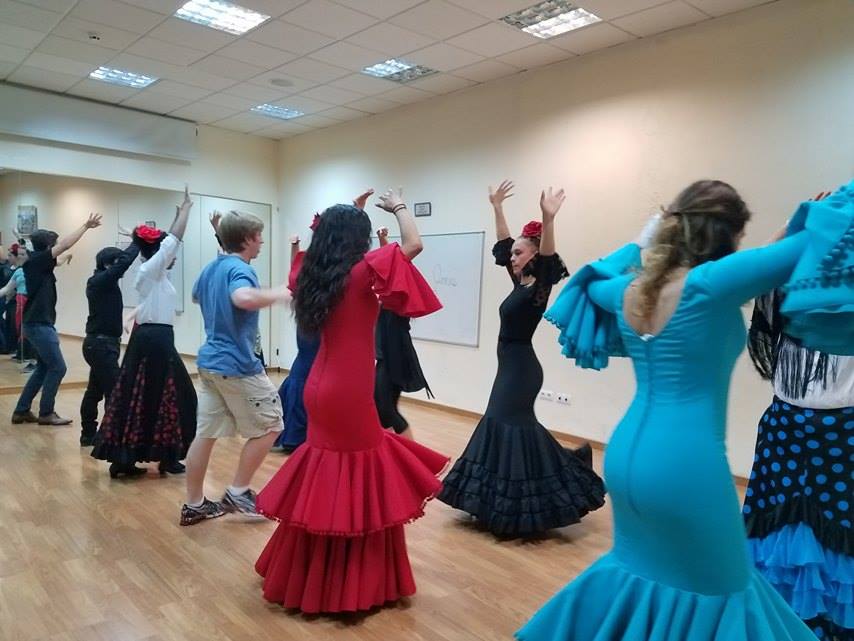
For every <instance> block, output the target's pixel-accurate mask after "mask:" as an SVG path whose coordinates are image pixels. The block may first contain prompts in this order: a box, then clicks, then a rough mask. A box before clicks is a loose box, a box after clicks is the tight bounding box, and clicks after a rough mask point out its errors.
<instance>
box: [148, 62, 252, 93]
mask: <svg viewBox="0 0 854 641" xmlns="http://www.w3.org/2000/svg"><path fill="white" fill-rule="evenodd" d="M163 77H164V78H169V79H171V80H176V81H178V82H183V83H186V84H188V85H194V86H196V87H201V88H202V89H210V90H211V91H222V90H223V89H228V88H229V87H231V86H232V85H234V84H236V83H235V81H234V79H233V78H223V77H222V76H215V75H213V74H210V73H207V72H205V71H202V70H201V69H193V68H192V67H174V68H172V69H171V70H170V71H169V72H167V73H164V74H163Z"/></svg>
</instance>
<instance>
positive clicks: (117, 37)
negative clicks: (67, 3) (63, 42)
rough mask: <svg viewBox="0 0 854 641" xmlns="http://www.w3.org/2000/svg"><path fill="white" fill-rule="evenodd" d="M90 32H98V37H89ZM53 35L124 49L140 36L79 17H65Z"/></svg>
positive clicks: (109, 47) (108, 47)
mask: <svg viewBox="0 0 854 641" xmlns="http://www.w3.org/2000/svg"><path fill="white" fill-rule="evenodd" d="M90 34H97V35H98V39H97V40H92V39H91V38H90V37H89V36H90ZM52 35H56V36H62V37H64V38H69V39H71V40H77V41H78V42H84V43H86V44H96V45H97V46H99V47H106V48H107V49H124V48H125V47H127V46H128V45H130V44H131V43H132V42H133V41H134V40H136V39H137V38H139V34H136V33H131V32H130V31H124V30H122V29H115V28H113V27H107V26H106V25H101V24H97V23H95V22H89V21H87V20H78V19H77V18H63V20H62V22H60V23H59V24H58V25H57V27H56V29H54V30H53V34H52Z"/></svg>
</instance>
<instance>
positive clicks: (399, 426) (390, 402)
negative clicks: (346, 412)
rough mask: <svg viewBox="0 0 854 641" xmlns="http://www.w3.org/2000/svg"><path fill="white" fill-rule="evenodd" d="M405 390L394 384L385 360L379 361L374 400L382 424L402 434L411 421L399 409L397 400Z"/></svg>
mask: <svg viewBox="0 0 854 641" xmlns="http://www.w3.org/2000/svg"><path fill="white" fill-rule="evenodd" d="M401 392H403V390H402V389H401V388H400V387H398V386H397V385H395V384H394V382H393V381H392V380H391V376H390V375H389V373H388V368H386V366H385V361H383V360H379V361H377V373H376V380H375V382H374V402H375V403H376V405H377V413H378V414H379V415H380V424H381V425H382V426H383V427H390V428H391V429H393V430H394V431H395V433H397V434H401V433H403V432H405V431H406V428H407V427H409V423H408V422H407V420H406V419H405V418H404V417H403V415H402V414H401V413H400V411H399V410H398V409H397V402H398V401H399V400H400V394H401Z"/></svg>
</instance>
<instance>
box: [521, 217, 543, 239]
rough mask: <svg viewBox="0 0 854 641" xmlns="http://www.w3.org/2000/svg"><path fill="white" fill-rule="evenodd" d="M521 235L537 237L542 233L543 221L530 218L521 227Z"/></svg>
mask: <svg viewBox="0 0 854 641" xmlns="http://www.w3.org/2000/svg"><path fill="white" fill-rule="evenodd" d="M522 235H523V236H525V237H526V238H539V237H540V236H542V235H543V223H541V222H540V221H539V220H532V221H531V222H529V223H528V224H527V225H525V226H524V227H522Z"/></svg>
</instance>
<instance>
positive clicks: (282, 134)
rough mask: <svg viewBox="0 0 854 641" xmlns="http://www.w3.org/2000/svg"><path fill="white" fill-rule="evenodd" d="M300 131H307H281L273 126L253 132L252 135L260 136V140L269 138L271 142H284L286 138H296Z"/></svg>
mask: <svg viewBox="0 0 854 641" xmlns="http://www.w3.org/2000/svg"><path fill="white" fill-rule="evenodd" d="M302 131H307V130H306V129H301V130H300V131H294V130H292V129H281V128H279V127H277V126H275V125H274V126H272V127H267V128H265V129H258V130H257V131H253V132H252V135H253V136H260V137H261V138H270V139H272V140H284V139H286V138H293V137H294V136H298V135H299V134H300V133H301V132H302Z"/></svg>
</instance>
